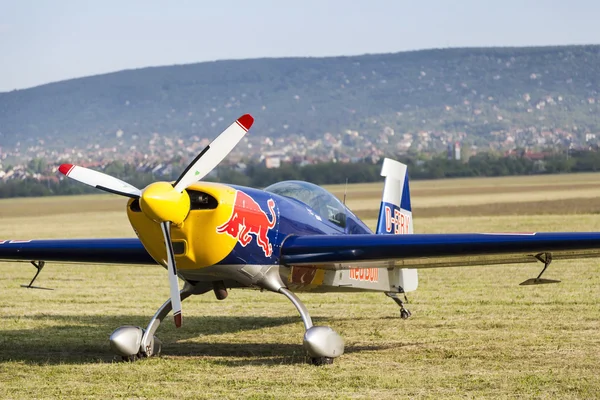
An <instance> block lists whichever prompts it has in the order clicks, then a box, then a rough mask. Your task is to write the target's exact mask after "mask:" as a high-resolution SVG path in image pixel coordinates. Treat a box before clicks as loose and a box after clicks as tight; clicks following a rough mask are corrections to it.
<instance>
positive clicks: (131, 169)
mask: <svg viewBox="0 0 600 400" xmlns="http://www.w3.org/2000/svg"><path fill="white" fill-rule="evenodd" d="M537 158H538V159H532V158H530V157H528V156H527V155H526V153H525V152H524V151H521V152H517V154H515V155H511V156H502V155H499V154H495V153H479V154H476V155H473V156H472V157H470V158H469V160H468V161H466V162H464V161H458V160H450V159H448V158H447V157H445V156H443V155H437V156H434V157H433V158H430V159H423V158H422V157H421V156H418V155H412V156H405V157H400V158H399V161H402V162H404V163H405V164H407V165H408V171H409V176H410V178H411V179H412V180H416V179H417V180H418V179H443V178H458V177H483V176H509V175H534V174H557V173H572V172H597V171H600V152H598V151H595V150H584V151H575V150H571V151H568V152H564V153H556V152H548V153H547V154H545V155H544V156H543V157H537ZM173 170H179V169H177V168H173ZM380 171H381V161H380V162H379V163H372V162H368V161H361V162H356V163H350V164H346V163H334V162H329V163H320V164H311V165H305V166H298V165H293V164H283V165H282V166H281V167H280V168H271V169H269V168H266V167H265V166H264V165H262V164H258V163H250V164H248V165H247V167H246V168H245V170H241V169H239V168H234V167H218V168H217V169H216V173H214V174H212V175H210V176H208V177H207V178H206V180H209V181H216V182H224V183H231V184H236V185H242V186H252V187H266V186H268V185H270V184H272V183H275V182H279V181H283V180H304V181H308V182H313V183H315V184H318V185H327V184H340V183H345V182H348V183H363V182H377V181H381V179H382V178H381V176H380ZM103 172H105V173H107V174H109V175H112V176H115V177H117V178H120V179H123V180H124V181H126V182H129V183H131V184H132V185H134V186H137V187H139V188H143V187H145V186H146V185H148V184H149V183H151V182H154V181H157V180H175V179H176V178H177V176H176V174H175V175H168V176H156V175H153V174H152V173H151V172H145V171H138V170H136V168H135V166H133V165H131V164H124V163H122V162H119V161H115V162H112V163H109V164H107V165H106V166H105V167H104V169H103ZM85 193H98V192H97V189H94V188H91V187H88V186H86V185H83V184H80V183H78V182H74V181H71V180H69V179H65V178H63V177H60V179H59V180H50V179H45V180H38V179H34V178H27V179H23V180H21V179H19V180H17V179H15V180H9V181H7V182H3V183H1V184H0V198H7V197H37V196H52V195H72V194H85Z"/></svg>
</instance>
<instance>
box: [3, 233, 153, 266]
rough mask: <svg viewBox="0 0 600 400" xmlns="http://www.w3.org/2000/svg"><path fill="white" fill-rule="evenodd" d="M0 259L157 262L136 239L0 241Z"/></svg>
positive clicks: (109, 262)
mask: <svg viewBox="0 0 600 400" xmlns="http://www.w3.org/2000/svg"><path fill="white" fill-rule="evenodd" d="M0 261H57V262H81V263H92V264H156V262H155V261H154V260H153V259H152V257H150V255H149V254H148V252H147V251H146V249H144V246H143V245H142V242H140V241H139V239H136V238H134V239H129V238H123V239H52V240H0Z"/></svg>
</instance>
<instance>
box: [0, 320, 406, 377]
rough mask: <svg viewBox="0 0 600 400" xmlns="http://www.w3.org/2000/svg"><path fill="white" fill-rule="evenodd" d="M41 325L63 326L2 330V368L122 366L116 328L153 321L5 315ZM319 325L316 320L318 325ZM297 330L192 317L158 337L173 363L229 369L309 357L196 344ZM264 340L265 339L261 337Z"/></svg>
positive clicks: (271, 347) (166, 326)
mask: <svg viewBox="0 0 600 400" xmlns="http://www.w3.org/2000/svg"><path fill="white" fill-rule="evenodd" d="M37 319H43V320H50V321H52V323H56V324H57V325H56V326H42V327H36V328H30V329H11V330H0V348H1V349H2V351H1V352H0V362H6V361H21V362H25V363H29V364H65V363H72V364H89V363H110V362H114V361H120V360H119V359H118V358H116V357H115V356H114V355H112V353H111V350H110V347H109V341H108V337H109V336H110V334H111V333H112V331H113V330H114V329H115V327H118V326H120V325H122V324H123V322H124V321H129V322H130V323H131V324H132V325H139V326H143V327H145V325H146V323H147V321H148V316H140V315H137V316H135V315H134V316H132V315H128V316H123V317H119V316H97V315H94V316H91V315H90V316H80V315H38V316H16V315H5V316H2V317H0V325H2V320H11V321H14V320H37ZM319 319H320V318H319V317H316V318H315V323H316V324H318V321H319ZM328 319H329V318H328ZM342 319H343V318H342ZM292 324H298V325H299V328H298V334H299V335H302V333H301V328H300V325H301V322H299V320H298V318H297V317H295V316H290V317H264V316H260V317H254V316H239V317H238V316H206V317H193V316H188V317H186V320H185V324H184V327H183V328H181V329H175V328H174V326H173V324H172V323H171V321H170V319H167V320H166V321H164V323H163V324H162V326H161V327H160V328H159V330H158V334H157V336H158V337H159V338H160V339H161V340H162V342H163V355H165V356H168V357H215V359H214V360H211V362H214V363H216V364H220V365H228V366H242V365H256V364H269V365H275V364H297V363H305V362H306V353H305V350H304V348H303V347H302V344H301V343H297V344H296V343H294V344H285V343H284V344H282V343H277V342H274V343H270V342H269V343H265V342H263V343H260V342H257V341H256V340H254V339H252V338H251V339H250V341H248V342H240V343H229V342H221V341H202V342H199V341H197V340H193V339H198V338H201V337H202V336H212V335H220V334H228V333H241V332H248V331H253V330H260V329H263V328H274V327H278V326H283V325H292ZM264 335H265V334H264V333H261V335H260V336H261V337H264ZM401 346H403V345H400V344H391V345H390V344H387V345H363V344H361V345H354V346H353V345H352V344H348V346H347V347H346V349H345V352H346V353H353V352H361V351H374V350H384V349H387V348H392V347H401ZM223 358H228V359H223ZM142 362H143V361H142Z"/></svg>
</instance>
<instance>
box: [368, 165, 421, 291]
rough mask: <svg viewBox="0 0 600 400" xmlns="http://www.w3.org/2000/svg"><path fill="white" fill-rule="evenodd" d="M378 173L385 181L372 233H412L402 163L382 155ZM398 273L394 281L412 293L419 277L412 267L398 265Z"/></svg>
mask: <svg viewBox="0 0 600 400" xmlns="http://www.w3.org/2000/svg"><path fill="white" fill-rule="evenodd" d="M381 176H383V177H385V183H384V186H383V196H382V198H381V206H380V208H379V219H378V220H377V229H376V231H375V233H377V234H378V235H401V234H411V233H413V218H412V208H411V205H410V188H409V184H408V170H407V167H406V165H405V164H402V163H400V162H398V161H395V160H391V159H389V158H385V159H384V160H383V166H382V167H381ZM398 272H399V274H398V278H397V279H398V283H399V286H400V287H401V288H402V289H403V291H404V292H412V291H413V290H416V289H417V286H418V284H419V277H418V274H417V270H416V269H406V268H402V269H400V270H399V271H398Z"/></svg>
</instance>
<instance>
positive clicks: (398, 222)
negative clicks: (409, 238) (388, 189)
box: [385, 206, 410, 235]
mask: <svg viewBox="0 0 600 400" xmlns="http://www.w3.org/2000/svg"><path fill="white" fill-rule="evenodd" d="M409 226H410V215H408V214H404V213H403V212H402V211H400V210H399V209H395V210H394V213H393V215H392V209H391V208H390V206H385V231H386V232H388V233H392V230H393V231H394V234H395V235H398V234H408V233H410V232H409V231H408V227H409Z"/></svg>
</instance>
